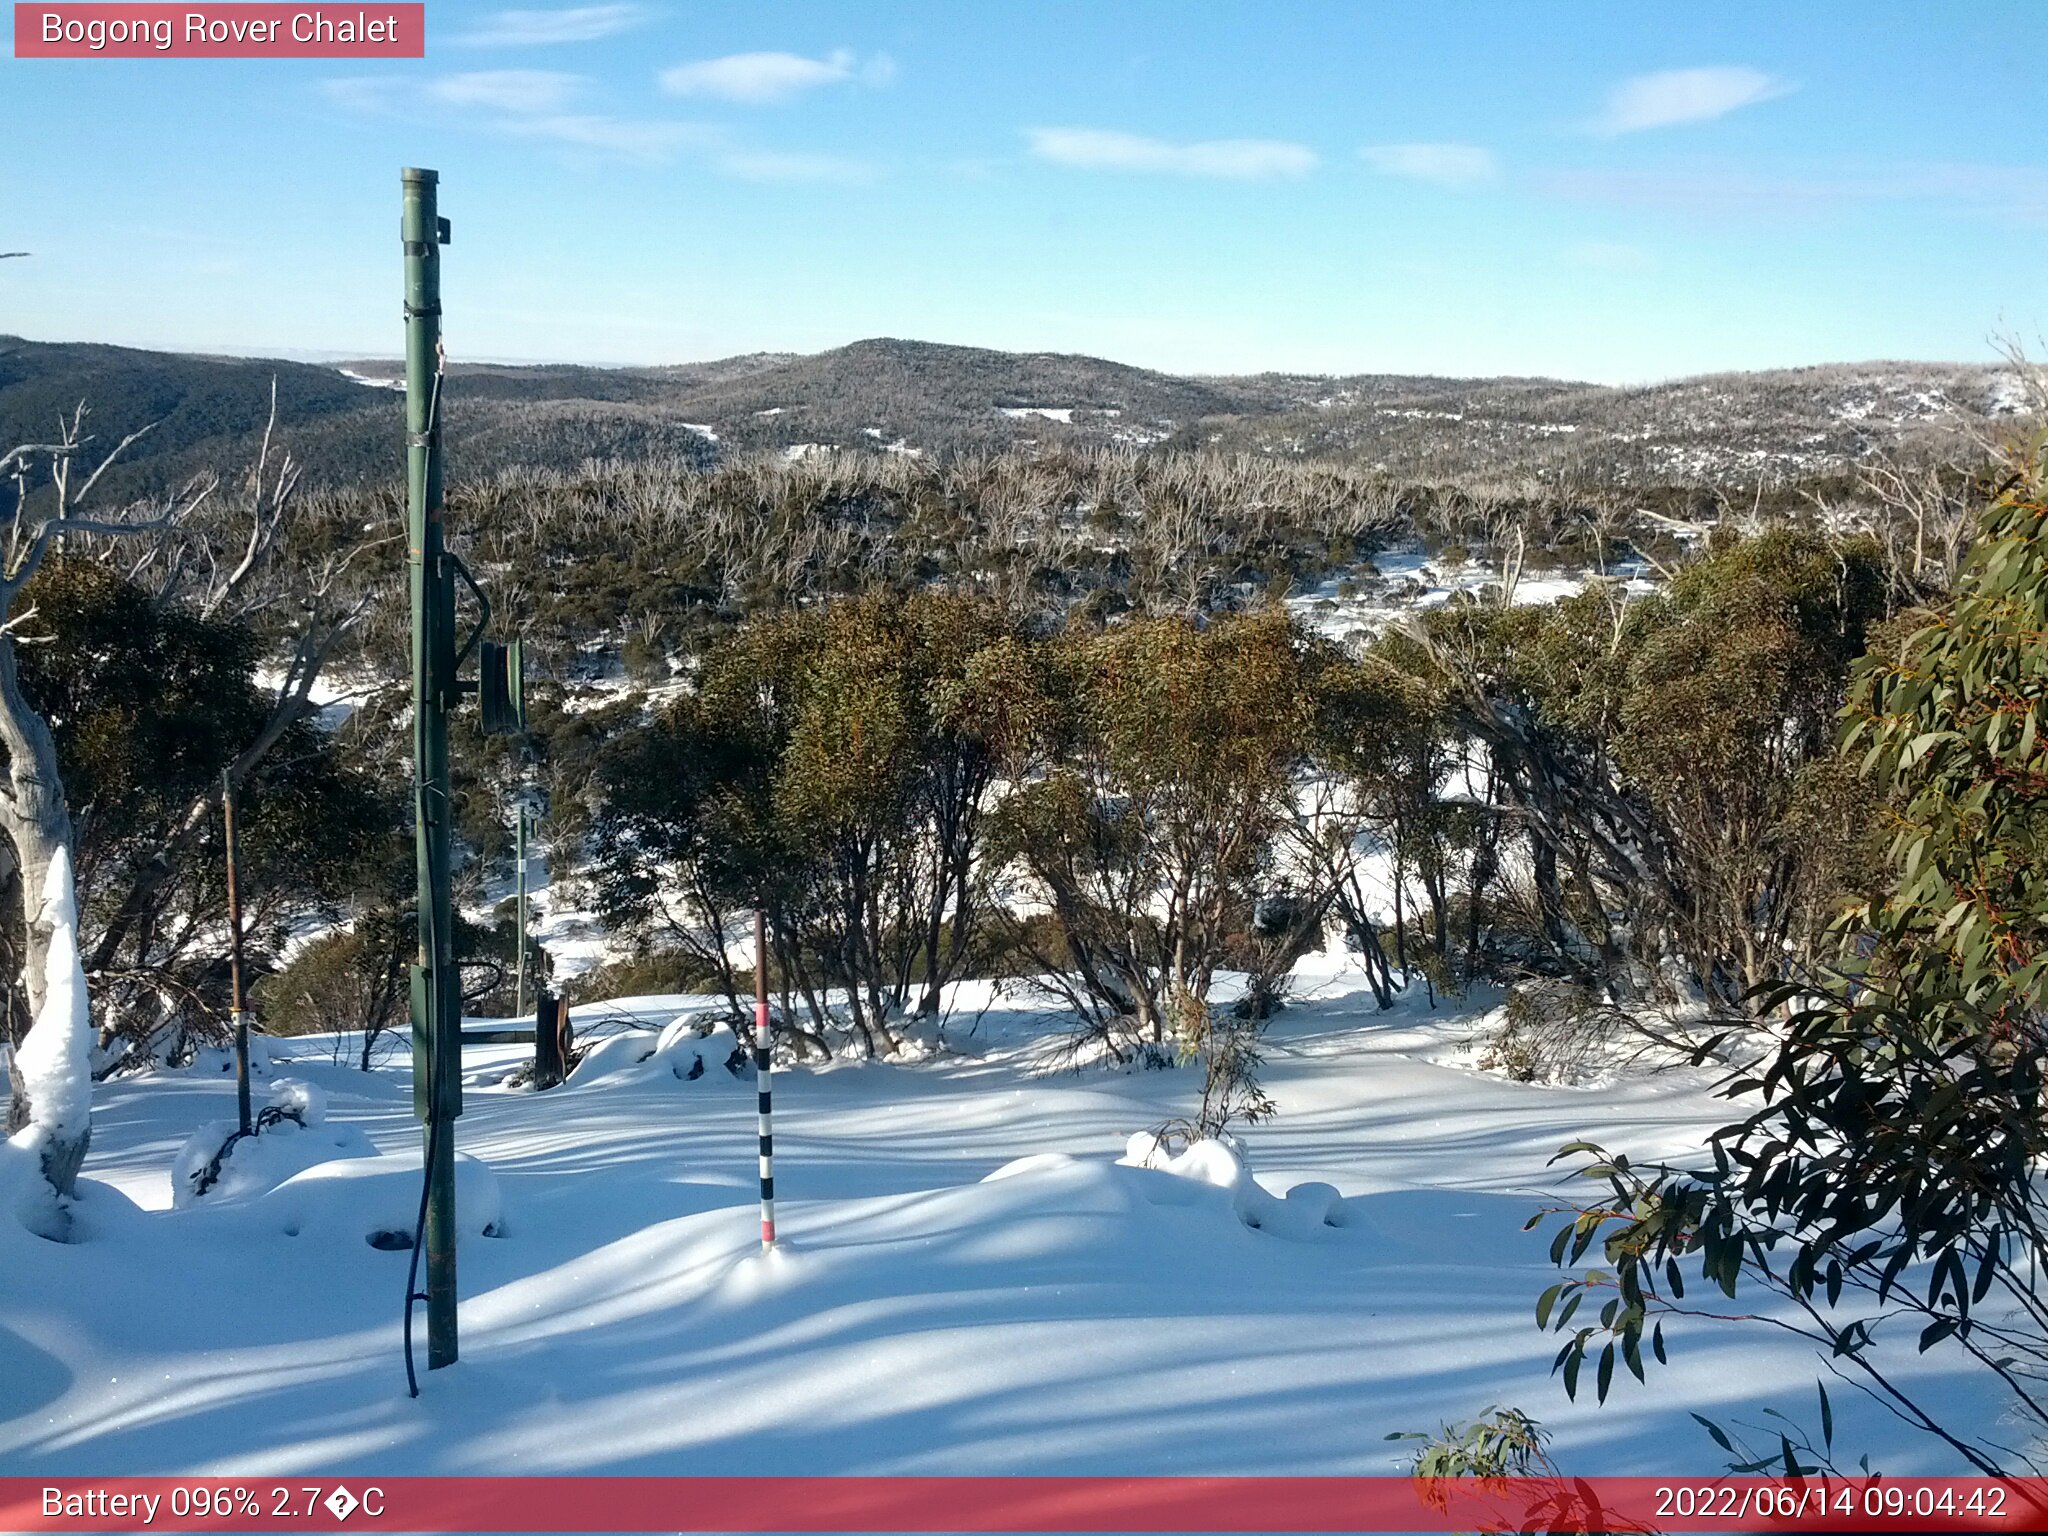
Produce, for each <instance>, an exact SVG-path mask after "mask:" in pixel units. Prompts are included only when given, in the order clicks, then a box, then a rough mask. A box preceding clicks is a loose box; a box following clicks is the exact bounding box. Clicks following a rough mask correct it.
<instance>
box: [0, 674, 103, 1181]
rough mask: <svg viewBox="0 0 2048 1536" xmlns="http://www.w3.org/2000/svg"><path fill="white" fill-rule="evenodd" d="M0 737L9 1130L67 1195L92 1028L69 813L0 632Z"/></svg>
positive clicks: (81, 1140) (81, 1132)
mask: <svg viewBox="0 0 2048 1536" xmlns="http://www.w3.org/2000/svg"><path fill="white" fill-rule="evenodd" d="M0 742H4V744H5V745H6V748H7V758H8V762H7V783H6V788H5V790H4V792H0V830H4V831H5V832H6V833H7V838H8V841H9V842H10V843H12V844H13V846H14V856H15V860H16V862H17V863H19V865H20V866H21V898H22V906H23V908H24V909H25V910H24V911H23V913H22V918H23V921H24V937H25V938H26V941H27V942H26V943H25V944H24V946H23V964H22V977H21V980H22V985H23V987H24V989H25V990H26V991H27V993H28V1004H29V1015H30V1017H31V1019H32V1021H33V1022H32V1023H31V1024H30V1026H29V1031H28V1034H27V1035H26V1036H25V1037H24V1038H23V1040H22V1042H21V1044H20V1045H19V1046H17V1047H16V1048H15V1052H14V1062H13V1066H12V1068H11V1069H10V1071H9V1073H8V1079H9V1089H10V1092H9V1095H8V1105H7V1133H8V1135H9V1137H10V1138H14V1139H16V1140H17V1141H20V1140H28V1139H32V1140H33V1142H34V1144H35V1150H36V1153H37V1155H38V1157H39V1158H40V1159H41V1163H42V1169H43V1176H44V1178H46V1179H47V1180H48V1181H49V1184H50V1187H51V1189H52V1190H53V1191H54V1192H55V1194H56V1195H57V1196H59V1197H60V1198H61V1197H64V1196H68V1195H69V1194H71V1193H72V1190H73V1188H74V1187H75V1186H76V1184H77V1180H78V1168H79V1164H81V1163H82V1162H84V1161H85V1149H86V1144H87V1142H88V1141H89V1140H90V1139H91V1136H92V1116H91V1098H90V1095H91V1085H92V1071H91V1067H92V1062H91V1051H92V1027H91V1020H90V1018H89V1010H88V1008H87V1006H86V989H85V975H84V972H83V970H82V968H81V967H80V965H79V960H78V906H77V894H76V892H75V890H74V889H73V884H72V874H71V813H70V812H69V810H68V809H66V807H65V804H64V783H63V779H62V777H61V776H60V774H59V772H58V769H57V747H56V743H55V742H54V741H53V740H52V739H51V736H50V728H49V726H48V725H47V724H46V723H45V722H44V720H43V718H42V716H41V715H39V714H37V713H36V712H35V710H34V709H32V708H31V707H30V706H29V704H28V701H27V700H26V699H25V698H23V696H22V693H21V685H20V681H19V679H18V677H17V675H16V673H15V669H14V646H13V642H12V641H11V640H10V639H9V638H8V637H6V636H4V635H0Z"/></svg>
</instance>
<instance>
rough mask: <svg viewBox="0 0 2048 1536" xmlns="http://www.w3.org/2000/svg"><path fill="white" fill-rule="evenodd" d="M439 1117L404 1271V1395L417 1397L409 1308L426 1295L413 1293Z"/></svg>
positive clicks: (431, 1132) (430, 1136)
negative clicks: (410, 1251)
mask: <svg viewBox="0 0 2048 1536" xmlns="http://www.w3.org/2000/svg"><path fill="white" fill-rule="evenodd" d="M440 1140H441V1117H440V1116H439V1115H431V1116H429V1117H428V1119H427V1160H426V1163H425V1164H424V1165H423V1166H422V1167H421V1169H420V1216H419V1220H418V1221H416V1222H414V1223H413V1229H412V1260H411V1262H410V1263H409V1264H407V1265H406V1270H405V1388H406V1392H407V1395H409V1396H412V1397H418V1396H419V1395H420V1379H419V1377H418V1376H417V1375H415V1374H414V1372H413V1366H412V1307H413V1303H414V1302H416V1301H425V1300H426V1299H427V1294H426V1292H424V1291H420V1290H415V1289H414V1287H415V1286H417V1285H418V1284H419V1282H420V1249H421V1248H422V1247H424V1246H425V1244H426V1241H427V1196H428V1193H429V1192H430V1191H431V1190H432V1189H433V1187H434V1186H433V1179H434V1158H435V1156H436V1155H437V1154H438V1153H439V1152H440V1150H441V1146H440Z"/></svg>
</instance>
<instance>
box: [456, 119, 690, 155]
mask: <svg viewBox="0 0 2048 1536" xmlns="http://www.w3.org/2000/svg"><path fill="white" fill-rule="evenodd" d="M491 126H492V127H493V128H494V129H495V130H496V131H497V132H499V133H503V134H506V135H509V136H510V137H512V138H515V139H541V140H544V141H546V142H548V143H552V144H561V145H564V146H566V147H568V148H571V149H580V150H589V151H592V152H594V153H596V154H599V155H602V156H604V157H606V158H607V159H615V160H637V161H639V162H641V163H642V164H645V165H661V164H664V163H666V162H667V161H670V160H673V159H674V158H675V157H676V156H677V155H678V154H680V153H682V152H683V151H684V150H687V149H700V148H704V147H706V146H708V145H712V144H715V143H717V142H718V139H719V135H718V134H717V132H716V131H715V130H713V129H710V128H706V127H704V126H703V125H702V124H698V123H674V122H664V121H662V120H661V119H659V118H636V117H609V116H606V115H605V114H604V113H601V112H551V113H546V114H543V115H540V116H537V117H503V118H499V119H498V120H497V121H496V122H494V123H492V124H491Z"/></svg>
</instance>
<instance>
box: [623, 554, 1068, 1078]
mask: <svg viewBox="0 0 2048 1536" xmlns="http://www.w3.org/2000/svg"><path fill="white" fill-rule="evenodd" d="M1038 697H1039V688H1038V682H1037V677H1036V672H1035V663H1034V661H1033V659H1032V656H1031V653H1030V648H1029V646H1028V645H1027V644H1026V642H1025V641H1024V640H1023V638H1022V637H1021V636H1019V635H1018V634H1016V633H1015V632H1014V630H1013V628H1012V625H1011V623H1010V621H1009V620H1008V619H1007V618H1005V616H1004V615H1003V613H1002V611H1001V610H1000V609H999V608H997V607H996V606H995V605H994V604H992V603H989V602H986V601H984V600H981V599H977V598H971V597H966V596H960V595H953V594H941V593H920V594H915V595H912V596H909V597H905V598H898V597H891V596H872V597H862V598H856V599H848V600H845V601H841V602H836V603H831V604H827V605H825V606H823V607H820V608H813V609H801V610H787V611H784V612H781V613H776V614H769V615H764V616H762V617H760V618H757V619H755V620H752V621H750V622H749V623H748V624H746V625H745V626H743V627H742V628H741V629H740V630H738V631H737V632H735V633H734V634H732V635H731V636H729V637H727V638H726V639H725V640H723V641H721V642H720V643H719V644H717V645H716V646H714V647H713V648H712V651H711V653H710V654H709V656H708V657H707V658H706V662H705V666H704V670H703V674H702V679H701V686H700V688H699V689H698V691H697V692H696V693H694V694H691V695H687V696H685V697H683V698H681V699H679V700H678V701H677V702H676V703H674V704H673V705H671V706H670V707H669V708H668V709H667V710H666V711H665V712H664V714H663V715H662V717H661V718H660V719H658V720H657V721H655V722H653V723H652V724H651V725H649V726H648V727H645V728H643V729H640V730H637V731H632V732H628V733H625V734H624V735H622V736H621V737H620V738H619V739H618V740H617V741H615V742H614V743H612V744H610V745H609V746H608V747H607V749H606V751H605V754H604V759H603V762H602V765H601V767H600V769H599V775H598V776H599V783H600V786H601V792H602V796H603V803H602V806H601V808H600V809H599V811H598V814H597V815H596V817H595V818H594V821H593V827H592V832H593V847H594V851H595V854H596V862H597V877H596V883H597V889H598V896H599V901H600V905H601V908H602V910H604V912H605V913H606V915H607V916H608V917H609V918H611V919H612V920H614V921H616V922H618V923H619V924H620V925H621V926H623V927H625V928H626V929H627V930H628V931H631V932H636V933H638V934H640V935H642V936H643V937H645V938H648V939H652V940H657V941H659V942H662V943H664V944H666V945H668V946H670V947H672V948H675V949H677V950H680V951H681V952H682V953H684V954H685V955H687V956H688V957H690V958H691V959H692V960H694V961H695V962H696V963H698V964H699V965H701V966H702V967H703V969H704V972H705V973H706V975H707V976H709V977H710V978H711V979H712V980H713V982H714V984H715V985H716V986H717V987H718V988H719V989H720V990H721V991H723V992H725V993H726V995H727V997H728V998H729V999H730V1000H731V1001H732V1003H733V1006H734V1007H735V1008H738V1007H739V1006H740V1001H739V999H740V993H741V992H742V991H743V990H744V989H743V987H742V985H741V980H740V977H739V974H738V972H737V970H736V969H735V967H734V965H733V962H732V960H731V959H730V957H729V949H730V947H731V946H732V944H733V943H734V942H735V941H736V940H737V939H739V938H740V937H741V936H742V932H743V929H744V922H743V918H744V915H745V913H746V911H747V910H748V909H750V908H751V907H752V906H753V905H754V904H755V903H756V902H759V903H761V904H762V905H763V906H764V907H765V908H766V909H767V913H768V917H769V927H770V941H771V947H772V948H773V950H774V955H773V969H774V972H775V975H776V977H777V983H778V986H779V987H780V988H781V989H782V990H783V992H784V994H785V998H786V1000H787V1001H788V1002H790V1003H791V1004H793V1005H797V1006H800V1007H801V1009H802V1011H803V1013H804V1014H805V1015H807V1016H808V1017H809V1019H810V1020H811V1025H812V1027H811V1028H810V1029H809V1030H807V1031H802V1032H800V1033H799V1035H798V1038H799V1039H801V1040H803V1041H805V1042H806V1043H807V1044H808V1045H809V1046H810V1048H812V1049H819V1048H822V1047H823V1045H824V1043H825V1040H826V1035H827V1031H829V1030H832V1029H837V1028H839V1027H841V1026H842V1025H843V1026H844V1027H845V1028H846V1029H847V1030H849V1032H850V1033H851V1034H852V1036H853V1037H854V1039H855V1040H856V1041H857V1042H858V1043H859V1045H860V1046H861V1048H862V1049H863V1050H865V1051H868V1052H874V1051H878V1050H881V1051H886V1050H890V1049H894V1048H895V1047H896V1045H897V1044H898V1043H899V1042H898V1038H897V1036H898V1028H897V1024H898V1021H899V1020H900V1019H901V1018H902V1016H903V1015H905V1014H907V1013H919V1014H927V1015H928V1014H934V1013H936V1012H938V1010H939V1008H940V1001H941V996H942V993H943V990H944V988H945V986H946V985H947V983H948V982H950V981H951V980H953V979H954V978H955V977H957V976H959V975H961V974H963V973H964V968H965V967H966V966H967V965H968V964H969V963H970V961H972V960H974V959H976V958H979V953H980V947H981V938H982V929H983V926H984V923H985V921H986V918H987V911H988V901H987V891H986V882H987V877H988V870H987V866H986V861H985V860H984V859H983V857H982V850H983V844H984V842H985V838H986V824H987V819H988V815H989V811H990V809H991V806H992V804H993V800H994V794H995V788H996V784H997V780H998V776H999V775H1000V774H1001V773H1002V771H1003V769H1004V766H1005V765H1006V764H1007V763H1008V762H1009V761H1010V760H1011V756H1012V753H1013V751H1014V750H1015V749H1016V747H1017V745H1018V743H1020V742H1022V741H1024V740H1025V739H1027V737H1028V736H1029V734H1030V726H1029V722H1030V721H1031V719H1032V718H1033V717H1034V712H1035V710H1036V709H1037V704H1036V702H1035V701H1036V700H1037V699H1038ZM835 997H836V999H837V1000H836V1001H834V1000H833V999H834V998H835Z"/></svg>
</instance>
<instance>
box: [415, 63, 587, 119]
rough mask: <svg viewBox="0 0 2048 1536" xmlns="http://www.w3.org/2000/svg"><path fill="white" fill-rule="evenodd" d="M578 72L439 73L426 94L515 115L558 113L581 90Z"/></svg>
mask: <svg viewBox="0 0 2048 1536" xmlns="http://www.w3.org/2000/svg"><path fill="white" fill-rule="evenodd" d="M583 85H584V80H583V77H582V76H581V75H571V74H564V73H563V72H561V71H560V70H553V69H486V70H477V71H474V72H471V73H468V74H460V75H442V76H440V77H439V78H438V79H435V80H432V81H430V82H429V83H428V85H427V94H428V95H429V96H431V97H432V98H433V99H434V100H435V101H439V102H443V103H445V104H446V105H448V106H451V107H482V108H487V109H490V110H492V111H497V112H511V113H518V114H526V113H535V112H559V111H561V110H563V109H564V108H565V107H567V106H568V105H569V103H570V102H571V101H572V100H574V99H575V97H576V95H577V93H578V92H579V91H580V90H581V89H582V87H583Z"/></svg>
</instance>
